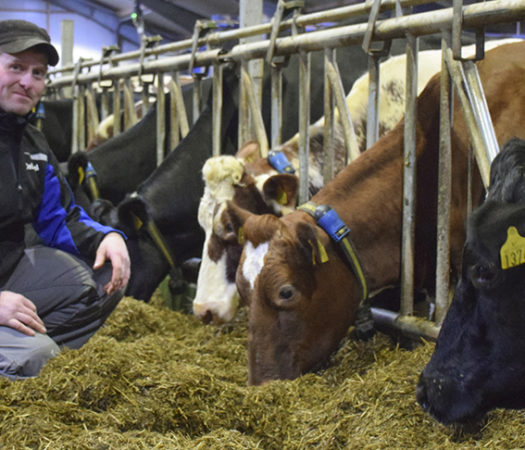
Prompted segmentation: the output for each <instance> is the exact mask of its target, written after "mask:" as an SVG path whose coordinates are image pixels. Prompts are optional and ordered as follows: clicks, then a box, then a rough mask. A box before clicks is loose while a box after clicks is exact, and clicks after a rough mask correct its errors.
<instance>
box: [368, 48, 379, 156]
mask: <svg viewBox="0 0 525 450" xmlns="http://www.w3.org/2000/svg"><path fill="white" fill-rule="evenodd" d="M380 83H381V79H380V73H379V57H378V56H376V55H373V54H372V55H369V56H368V109H367V114H366V148H369V147H371V146H372V145H373V144H374V143H375V142H376V141H377V139H378V137H379V120H378V114H379V86H380V85H381V84H380Z"/></svg>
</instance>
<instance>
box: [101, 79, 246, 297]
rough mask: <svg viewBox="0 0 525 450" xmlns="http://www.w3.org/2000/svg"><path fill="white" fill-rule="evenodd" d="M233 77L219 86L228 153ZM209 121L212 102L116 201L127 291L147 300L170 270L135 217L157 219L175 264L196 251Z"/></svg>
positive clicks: (233, 131)
mask: <svg viewBox="0 0 525 450" xmlns="http://www.w3.org/2000/svg"><path fill="white" fill-rule="evenodd" d="M237 75H238V74H237V72H236V71H235V70H228V71H227V72H226V71H225V74H224V84H223V90H224V96H225V98H227V99H228V101H227V102H225V103H224V106H223V109H222V130H221V136H222V140H221V148H222V149H223V151H224V152H225V153H228V154H233V153H234V152H235V151H236V150H237V128H238V120H237V117H238V115H237V111H238V106H237V105H238V95H237V90H238V89H237V87H238V78H237ZM211 124H212V108H211V102H210V103H209V104H208V105H207V106H206V107H205V109H204V110H203V112H202V113H201V115H200V116H199V119H198V120H197V122H196V123H195V125H194V126H193V127H192V128H191V129H190V131H189V133H188V135H187V136H186V137H185V138H184V139H183V140H182V141H181V143H180V144H179V145H178V146H177V147H176V148H175V149H174V150H172V151H171V152H170V153H169V154H168V156H167V157H166V158H165V159H164V161H163V162H162V164H161V165H160V166H159V167H158V168H157V169H155V170H154V171H153V173H152V174H151V175H150V176H149V177H148V178H147V179H146V180H145V181H144V182H143V183H142V184H141V185H140V186H139V187H138V189H137V190H136V193H134V194H133V195H131V196H129V197H127V198H126V199H124V200H123V201H122V202H121V203H120V204H119V205H118V210H117V222H112V224H113V225H114V226H116V227H117V228H121V229H123V231H124V232H126V234H127V235H128V236H129V240H128V248H129V252H130V258H131V280H130V283H129V285H128V289H127V295H130V296H132V297H135V298H138V299H143V300H149V298H150V297H151V294H152V293H153V292H154V290H155V289H156V288H157V286H158V284H159V283H160V282H161V281H162V279H163V278H164V277H165V276H166V275H167V273H168V270H169V269H170V266H169V264H168V262H167V260H166V258H165V257H164V256H163V253H162V252H161V250H160V249H159V248H158V246H157V245H156V244H155V243H154V242H153V241H152V239H151V237H150V235H149V234H148V233H147V231H146V228H147V227H146V226H142V227H141V228H140V229H139V230H138V231H136V229H137V227H136V218H139V219H140V221H141V223H144V224H147V223H148V222H149V221H153V222H154V223H155V225H156V226H157V227H158V229H159V231H160V232H161V233H162V236H163V238H164V239H165V241H166V244H167V247H168V248H169V250H170V251H171V252H172V253H173V256H174V258H175V263H176V265H177V266H180V265H181V264H182V263H183V262H184V261H186V260H187V259H189V258H192V257H196V256H199V255H200V252H201V250H202V243H203V241H204V233H203V231H202V229H201V228H200V226H199V223H198V221H197V208H198V205H199V201H200V197H201V196H202V192H203V190H204V182H203V180H202V176H201V172H200V171H201V168H202V166H203V164H204V162H205V161H206V159H207V158H209V157H210V155H211V149H212V134H211V132H210V130H211ZM106 217H107V216H106ZM110 217H112V218H115V213H114V212H112V213H110Z"/></svg>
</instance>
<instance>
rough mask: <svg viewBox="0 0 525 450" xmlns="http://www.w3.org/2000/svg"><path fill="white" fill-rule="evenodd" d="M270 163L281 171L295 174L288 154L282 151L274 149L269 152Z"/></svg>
mask: <svg viewBox="0 0 525 450" xmlns="http://www.w3.org/2000/svg"><path fill="white" fill-rule="evenodd" d="M268 163H269V164H270V165H271V166H272V167H273V168H274V169H275V170H277V172H279V173H290V174H294V173H295V169H294V168H293V166H292V164H291V163H290V161H288V158H287V157H286V155H285V154H284V153H283V152H281V151H276V150H272V151H270V153H268Z"/></svg>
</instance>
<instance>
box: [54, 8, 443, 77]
mask: <svg viewBox="0 0 525 450" xmlns="http://www.w3.org/2000/svg"><path fill="white" fill-rule="evenodd" d="M432 1H434V0H401V1H400V5H401V7H402V8H405V7H409V6H415V5H422V4H425V3H430V2H432ZM395 6H396V0H385V1H384V2H382V3H381V8H380V11H389V10H392V9H394V8H395ZM370 9H371V4H370V3H368V2H363V3H361V4H357V5H350V6H343V7H340V8H334V9H330V10H327V11H321V12H315V13H311V14H304V15H302V16H299V17H297V18H296V19H288V20H283V21H282V22H281V24H280V27H279V30H280V31H282V30H286V29H290V28H291V27H292V25H293V23H294V21H295V23H296V24H297V26H298V27H305V26H307V25H315V24H318V23H321V22H336V21H339V20H345V19H350V18H352V17H358V16H361V15H368V13H369V12H370ZM271 29H272V23H271V22H268V23H263V24H258V25H253V26H250V27H243V28H238V29H235V30H227V31H220V32H212V33H208V34H207V35H206V36H205V37H202V38H200V39H198V40H197V46H198V47H203V46H205V45H212V46H215V47H217V46H220V45H221V44H223V43H224V42H228V41H231V40H237V39H240V38H244V37H250V36H258V35H261V34H266V33H269V32H270V31H271ZM192 45H193V39H184V40H181V41H177V42H172V43H169V44H165V45H159V46H157V47H153V48H149V49H146V50H145V52H144V56H145V57H147V56H151V55H161V54H163V53H170V52H176V51H182V50H187V49H189V48H191V47H192ZM140 56H141V50H134V51H132V52H127V53H122V54H117V55H113V56H112V58H111V62H112V63H118V62H120V61H126V60H130V59H137V58H140ZM100 64H101V61H100V60H98V61H85V62H83V63H82V65H81V67H82V68H84V67H92V66H98V65H100ZM75 65H76V64H68V65H67V66H64V67H62V68H60V69H57V70H53V71H50V72H49V73H50V74H57V73H60V72H68V71H72V70H74V68H75Z"/></svg>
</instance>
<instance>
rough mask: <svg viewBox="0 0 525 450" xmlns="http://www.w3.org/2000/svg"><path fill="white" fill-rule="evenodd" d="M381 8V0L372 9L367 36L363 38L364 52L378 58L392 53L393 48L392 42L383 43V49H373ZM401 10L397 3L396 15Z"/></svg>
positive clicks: (375, 1) (376, 1)
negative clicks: (373, 39)
mask: <svg viewBox="0 0 525 450" xmlns="http://www.w3.org/2000/svg"><path fill="white" fill-rule="evenodd" d="M380 7H381V0H374V3H373V4H372V8H371V9H370V14H369V15H368V25H367V27H366V31H365V35H364V37H363V44H362V48H363V50H364V52H365V53H366V54H368V55H373V56H377V57H381V56H387V55H388V54H389V53H390V48H391V47H392V41H391V40H388V41H383V46H382V47H381V48H372V38H373V36H374V29H375V26H376V22H377V17H378V15H379V9H380ZM400 12H401V8H400V7H398V6H397V1H396V15H397V14H400Z"/></svg>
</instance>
